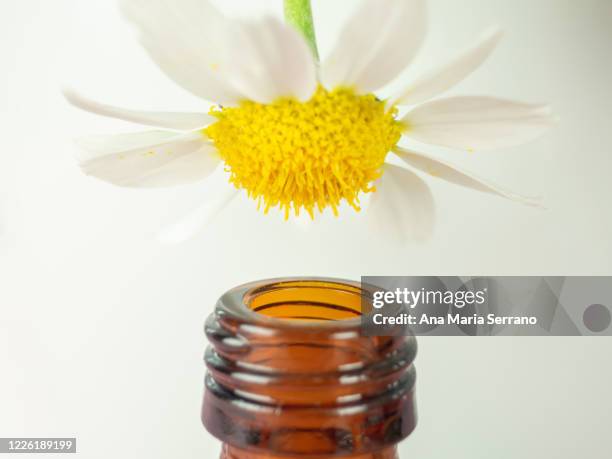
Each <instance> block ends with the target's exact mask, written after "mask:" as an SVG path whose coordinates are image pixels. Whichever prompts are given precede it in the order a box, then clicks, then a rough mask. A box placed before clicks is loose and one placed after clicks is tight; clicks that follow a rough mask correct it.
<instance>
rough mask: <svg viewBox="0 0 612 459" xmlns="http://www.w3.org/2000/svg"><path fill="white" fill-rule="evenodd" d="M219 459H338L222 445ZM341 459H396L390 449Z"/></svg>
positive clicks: (395, 453)
mask: <svg viewBox="0 0 612 459" xmlns="http://www.w3.org/2000/svg"><path fill="white" fill-rule="evenodd" d="M221 459H338V456H316V457H311V458H308V457H305V456H273V455H270V454H268V453H253V452H248V451H245V450H241V449H238V448H235V447H233V446H229V445H227V444H224V445H223V450H222V452H221ZM342 459H398V455H397V448H396V447H394V446H393V447H390V448H386V449H384V450H383V451H380V452H377V453H367V454H360V455H358V456H342Z"/></svg>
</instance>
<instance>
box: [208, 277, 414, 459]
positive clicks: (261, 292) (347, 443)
mask: <svg viewBox="0 0 612 459" xmlns="http://www.w3.org/2000/svg"><path fill="white" fill-rule="evenodd" d="M364 298H366V293H365V292H364V290H362V288H361V287H360V286H359V285H358V284H355V283H352V282H345V281H337V280H322V279H285V280H276V281H264V282H258V283H255V284H250V285H245V286H242V287H238V288H236V289H234V290H231V291H230V292H228V293H226V294H225V295H223V297H221V298H220V300H219V302H218V304H217V306H216V309H215V312H214V314H212V315H211V317H210V318H209V319H208V321H207V323H206V333H207V336H208V339H209V340H210V343H211V346H210V347H209V348H208V349H207V351H206V364H207V366H208V374H207V377H206V392H205V396H204V404H203V409H202V421H203V422H204V425H205V426H206V428H207V429H208V431H209V432H210V433H211V434H213V435H214V436H215V437H217V438H218V439H219V440H221V441H222V442H223V452H222V454H221V459H331V458H337V457H342V458H348V459H396V458H397V452H396V446H397V444H398V443H399V442H400V441H401V440H403V439H404V438H406V437H407V436H408V435H410V433H411V432H412V431H413V429H414V427H415V425H416V410H415V403H414V385H415V370H414V366H413V365H412V362H413V360H414V357H415V355H416V340H415V338H414V337H412V336H402V335H401V333H397V336H390V337H370V336H366V335H365V333H364V332H363V331H362V329H361V326H360V325H361V320H360V316H361V310H362V299H364Z"/></svg>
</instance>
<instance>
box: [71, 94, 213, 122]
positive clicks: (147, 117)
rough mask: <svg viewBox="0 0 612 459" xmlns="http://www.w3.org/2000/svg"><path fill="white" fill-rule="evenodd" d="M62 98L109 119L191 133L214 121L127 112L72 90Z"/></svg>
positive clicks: (199, 116)
mask: <svg viewBox="0 0 612 459" xmlns="http://www.w3.org/2000/svg"><path fill="white" fill-rule="evenodd" d="M63 93H64V96H65V97H66V99H67V100H68V102H70V103H71V104H72V105H74V106H76V107H78V108H80V109H82V110H86V111H88V112H91V113H96V114H98V115H102V116H108V117H110V118H117V119H120V120H124V121H130V122H132V123H138V124H145V125H147V126H156V127H162V128H166V129H178V130H185V131H191V130H193V129H198V128H202V127H205V126H207V125H209V124H212V123H214V122H215V121H216V119H215V118H214V117H212V116H210V115H207V114H205V113H173V112H145V111H136V110H128V109H125V108H119V107H113V106H111V105H106V104H101V103H99V102H96V101H94V100H91V99H88V98H86V97H84V96H82V95H81V94H79V93H77V92H76V91H74V90H72V89H64V90H63Z"/></svg>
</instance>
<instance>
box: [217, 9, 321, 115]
mask: <svg viewBox="0 0 612 459" xmlns="http://www.w3.org/2000/svg"><path fill="white" fill-rule="evenodd" d="M229 41H230V45H229V52H230V54H231V56H232V59H231V64H230V65H229V75H230V78H231V81H232V83H233V85H234V86H235V87H237V88H238V89H239V90H240V91H241V92H242V93H244V94H245V95H246V96H247V97H248V98H249V99H251V100H254V101H257V102H261V103H270V102H273V101H275V100H276V99H278V98H281V97H296V98H297V99H299V100H301V101H306V100H308V99H310V97H311V96H312V94H313V93H314V91H315V90H316V88H317V71H316V64H315V61H314V56H313V54H312V51H311V50H310V48H309V47H308V45H307V44H306V41H305V40H304V38H302V36H301V35H300V34H299V33H298V32H297V31H296V30H294V29H293V28H292V27H290V26H288V25H285V24H283V23H282V22H280V21H279V20H277V19H276V18H273V17H267V18H264V19H262V20H260V21H257V22H251V23H246V22H245V23H242V24H240V25H236V26H235V27H234V31H233V33H232V34H231V38H230V40H229Z"/></svg>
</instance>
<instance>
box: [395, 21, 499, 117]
mask: <svg viewBox="0 0 612 459" xmlns="http://www.w3.org/2000/svg"><path fill="white" fill-rule="evenodd" d="M502 36H503V32H502V31H501V29H499V28H497V27H496V28H493V29H491V30H489V31H488V32H486V33H485V34H483V37H482V38H481V39H480V40H479V41H478V43H477V44H476V45H474V46H471V47H470V48H468V49H466V50H465V51H463V52H462V53H460V54H459V55H458V56H456V57H455V58H454V59H453V60H452V61H450V62H448V63H446V64H445V65H443V66H441V67H440V68H438V69H436V70H434V71H433V72H430V73H429V74H427V75H425V76H424V77H422V78H420V79H418V80H417V81H415V82H414V83H413V84H412V85H410V86H409V87H408V89H406V90H405V91H404V92H403V93H402V95H400V96H399V97H397V98H395V99H394V100H392V102H391V103H390V105H415V104H420V103H421V102H425V101H426V100H429V99H432V98H433V97H436V96H438V95H439V94H442V93H443V92H445V91H447V90H448V89H450V88H452V87H453V86H455V85H457V84H458V83H460V82H461V81H463V80H464V79H465V78H466V77H467V76H469V75H470V74H471V73H472V72H474V71H475V70H476V69H477V68H478V67H480V66H481V65H482V64H483V62H484V61H485V60H486V59H487V58H488V57H489V56H490V55H491V53H492V52H493V50H494V49H495V48H496V47H497V45H498V43H499V42H500V40H501V38H502Z"/></svg>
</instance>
